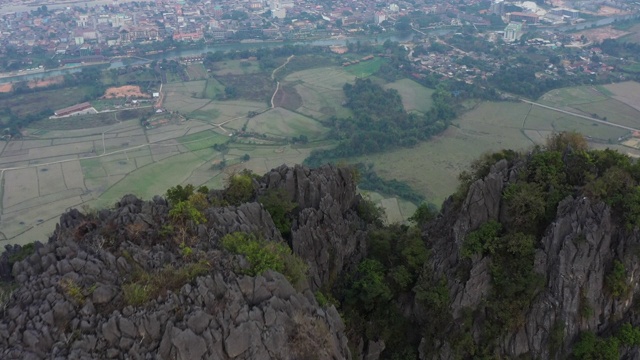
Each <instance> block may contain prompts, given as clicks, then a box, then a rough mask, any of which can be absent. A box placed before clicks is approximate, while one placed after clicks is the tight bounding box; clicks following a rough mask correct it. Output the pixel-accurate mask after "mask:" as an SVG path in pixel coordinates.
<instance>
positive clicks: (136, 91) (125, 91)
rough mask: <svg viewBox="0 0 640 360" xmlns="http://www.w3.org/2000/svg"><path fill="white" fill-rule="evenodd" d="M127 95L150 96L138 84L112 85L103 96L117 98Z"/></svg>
mask: <svg viewBox="0 0 640 360" xmlns="http://www.w3.org/2000/svg"><path fill="white" fill-rule="evenodd" d="M125 97H137V98H149V97H151V96H150V95H149V94H145V93H143V92H142V91H141V90H140V86H137V85H124V86H120V87H110V88H108V89H107V91H105V93H104V96H103V98H105V99H116V98H125Z"/></svg>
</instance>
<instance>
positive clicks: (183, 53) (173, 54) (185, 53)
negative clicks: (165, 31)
mask: <svg viewBox="0 0 640 360" xmlns="http://www.w3.org/2000/svg"><path fill="white" fill-rule="evenodd" d="M443 31H444V32H443ZM448 31H451V30H437V31H436V32H433V34H434V35H441V33H442V34H444V33H446V32H448ZM412 35H413V34H407V35H406V36H401V35H400V34H393V35H384V34H382V35H377V36H363V37H353V38H342V39H320V40H311V41H290V42H268V41H265V42H251V43H231V44H214V45H209V46H206V47H204V48H196V49H184V50H174V51H168V52H165V53H161V54H156V55H149V56H147V57H146V59H147V60H144V59H140V58H138V59H140V60H136V61H134V62H132V63H128V64H125V63H123V62H122V61H113V62H111V63H110V64H109V67H108V68H109V69H117V68H120V67H123V66H127V65H137V64H145V63H148V62H150V61H153V60H162V59H174V58H179V57H189V56H197V55H200V54H203V53H207V52H209V51H212V52H215V51H233V50H247V49H256V48H261V47H278V46H284V45H311V46H331V45H346V44H347V42H355V41H372V42H379V43H381V42H385V41H387V40H391V41H398V42H400V41H408V40H411V38H412ZM80 71H82V66H75V67H69V68H67V69H65V68H62V69H54V70H48V71H40V72H36V73H29V74H24V75H15V76H8V77H3V78H0V84H5V83H9V82H15V81H28V80H35V79H44V78H48V77H54V76H59V75H65V74H72V73H76V72H80Z"/></svg>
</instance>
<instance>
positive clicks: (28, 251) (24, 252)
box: [9, 243, 36, 265]
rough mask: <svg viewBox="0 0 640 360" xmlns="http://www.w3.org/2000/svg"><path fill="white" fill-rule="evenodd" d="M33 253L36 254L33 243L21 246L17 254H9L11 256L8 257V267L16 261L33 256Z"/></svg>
mask: <svg viewBox="0 0 640 360" xmlns="http://www.w3.org/2000/svg"><path fill="white" fill-rule="evenodd" d="M35 252H36V245H35V244H34V243H29V244H25V245H22V247H20V250H19V251H18V252H16V253H14V254H11V256H9V265H13V264H15V263H17V262H18V261H22V260H24V259H26V258H28V257H29V256H31V255H33V254H34V253H35Z"/></svg>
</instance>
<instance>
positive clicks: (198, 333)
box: [0, 166, 364, 359]
mask: <svg viewBox="0 0 640 360" xmlns="http://www.w3.org/2000/svg"><path fill="white" fill-rule="evenodd" d="M349 176H350V175H349V173H348V172H347V171H344V170H340V169H337V168H335V167H330V166H326V167H322V168H319V169H317V170H308V169H306V168H302V167H295V168H287V167H280V168H278V169H275V170H273V171H271V172H270V173H268V174H267V175H265V177H264V181H262V180H260V181H258V182H259V184H258V187H259V188H260V189H262V190H265V189H268V188H270V187H282V188H285V189H287V191H288V193H289V194H290V196H291V197H292V199H295V201H296V202H297V203H298V211H299V213H300V216H299V217H297V221H296V222H295V225H294V231H293V241H294V250H295V252H296V253H298V254H300V255H301V256H302V257H303V258H304V259H306V260H308V262H309V265H310V275H311V279H312V281H311V287H304V288H301V289H297V290H296V289H294V287H293V286H292V285H291V284H290V283H289V281H288V280H287V279H286V278H285V277H284V276H283V275H281V274H279V273H277V272H273V271H267V272H265V273H263V274H262V275H258V276H255V277H252V276H246V275H242V274H241V272H240V271H241V269H242V268H243V267H246V266H247V265H246V262H245V261H244V259H243V258H242V257H238V256H234V255H231V254H228V253H226V252H225V251H222V250H220V249H219V246H218V242H219V240H220V239H221V238H222V237H223V236H224V235H226V234H229V233H232V232H236V231H240V232H247V233H254V234H258V235H259V236H260V237H261V238H263V239H266V240H268V241H283V240H282V237H281V236H280V233H279V232H278V230H277V229H276V228H275V226H274V224H273V221H272V220H271V217H270V215H269V213H267V212H266V211H265V210H264V209H263V208H262V206H261V205H260V204H259V203H257V202H251V203H245V204H242V205H239V206H227V207H212V208H209V209H207V210H205V211H204V215H205V217H206V218H207V222H206V224H200V225H195V224H191V229H190V234H191V238H190V240H189V241H191V244H192V246H193V250H194V252H195V253H196V254H197V257H198V261H199V262H197V263H196V262H193V261H191V262H189V261H190V260H188V259H186V257H187V256H186V255H184V254H181V253H180V251H179V250H178V249H177V247H176V244H175V241H167V240H163V239H164V238H163V234H162V231H163V225H165V224H167V222H168V220H167V216H168V212H169V206H168V204H167V202H166V200H164V199H163V198H161V197H155V198H154V199H153V200H152V201H142V200H140V199H137V198H136V197H134V196H131V195H128V196H125V197H124V198H123V199H122V200H121V201H120V202H118V203H117V204H115V207H114V208H113V209H110V210H101V211H98V212H97V213H96V214H82V213H80V212H79V211H77V210H71V211H69V212H68V213H65V214H64V215H63V216H62V217H61V219H60V223H59V224H58V225H57V227H56V231H55V232H54V234H53V235H52V236H51V238H50V239H49V241H48V242H47V243H46V244H38V245H37V246H36V251H35V253H33V254H32V255H30V256H28V257H27V258H26V259H24V260H22V261H18V262H16V263H15V264H13V267H12V273H11V275H12V277H13V279H14V281H15V284H16V288H15V290H14V291H13V292H12V295H11V297H10V299H9V300H8V301H7V302H6V303H5V304H4V311H3V312H2V313H0V357H1V358H3V359H43V358H56V359H57V358H60V359H63V358H64V359H80V358H87V359H89V358H91V359H93V358H140V359H142V358H160V359H200V358H207V359H307V358H308V359H314V358H315V359H348V358H350V353H349V350H348V348H347V338H346V336H345V328H344V324H343V323H342V320H341V318H340V315H339V314H338V312H337V310H336V308H335V307H334V306H324V307H321V306H319V305H318V303H317V301H316V299H315V297H314V294H313V291H312V290H313V289H314V288H318V287H320V286H322V281H323V279H326V278H327V277H328V274H329V273H331V272H336V271H337V272H340V271H344V270H345V269H346V268H348V266H349V263H350V262H351V261H356V260H357V255H355V252H357V251H358V250H359V248H360V247H361V245H358V244H361V243H362V242H363V241H364V240H363V239H364V235H363V232H362V230H358V229H357V228H358V227H354V226H351V227H348V224H349V223H350V222H351V223H353V222H356V223H360V222H361V221H359V219H358V218H357V215H356V213H355V211H354V210H353V209H354V206H355V205H356V204H357V201H358V197H357V196H356V195H355V191H354V190H355V188H354V185H353V184H352V181H351V179H350V177H349ZM262 190H258V191H262ZM307 235H308V238H307V237H306V236H307ZM303 238H304V239H303ZM174 240H175V239H174ZM296 241H304V244H305V245H304V246H298V245H295V242H296ZM305 246H308V247H309V248H308V249H309V251H307V248H305ZM330 249H333V250H330ZM19 250H20V249H19V248H18V247H15V248H11V247H9V248H8V251H7V252H5V253H4V254H3V257H2V261H0V262H2V264H3V266H4V268H6V267H7V266H6V264H7V263H8V259H9V258H10V257H11V255H12V254H14V253H16V252H17V251H19ZM324 251H332V253H333V254H338V256H337V257H336V256H334V257H333V258H332V260H333V261H332V262H330V261H328V260H327V256H326V253H325V252H324ZM194 256H195V255H194ZM354 259H355V260H354ZM201 263H204V264H206V265H207V266H208V268H207V271H206V273H202V274H199V276H197V277H195V280H193V281H191V282H187V283H186V284H184V285H181V286H179V287H178V288H177V289H174V290H171V289H169V290H168V291H166V292H163V293H161V294H160V295H158V296H157V298H152V299H150V301H147V302H145V303H144V304H139V305H136V306H133V305H130V304H128V303H127V301H125V300H127V299H125V298H124V294H123V288H124V287H126V286H130V285H131V281H132V280H131V279H132V277H133V275H132V274H135V273H145V274H147V273H148V274H155V276H160V275H158V274H162V270H163V269H167V268H169V269H175V270H176V271H178V270H180V269H186V268H188V266H194V268H195V265H197V264H201Z"/></svg>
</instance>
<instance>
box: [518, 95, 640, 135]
mask: <svg viewBox="0 0 640 360" xmlns="http://www.w3.org/2000/svg"><path fill="white" fill-rule="evenodd" d="M520 101H522V102H524V103H527V104H531V105H535V106H539V107H541V108H545V109H549V110H553V111H557V112H561V113H563V114H567V115H571V116H576V117H579V118H583V119H587V120H589V121H593V122H597V123H599V124H603V125H608V126H613V127H617V128H620V129H625V130H629V131H639V132H640V129H635V128H632V127H629V126H624V125H620V124H615V123H612V122H609V121H604V120H600V119H595V118H592V117H589V116H585V115H581V114H576V113H573V112H571V111H567V110H562V109H558V108H555V107H553V106H548V105H543V104H540V103H537V102H533V101H529V100H524V99H520Z"/></svg>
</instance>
